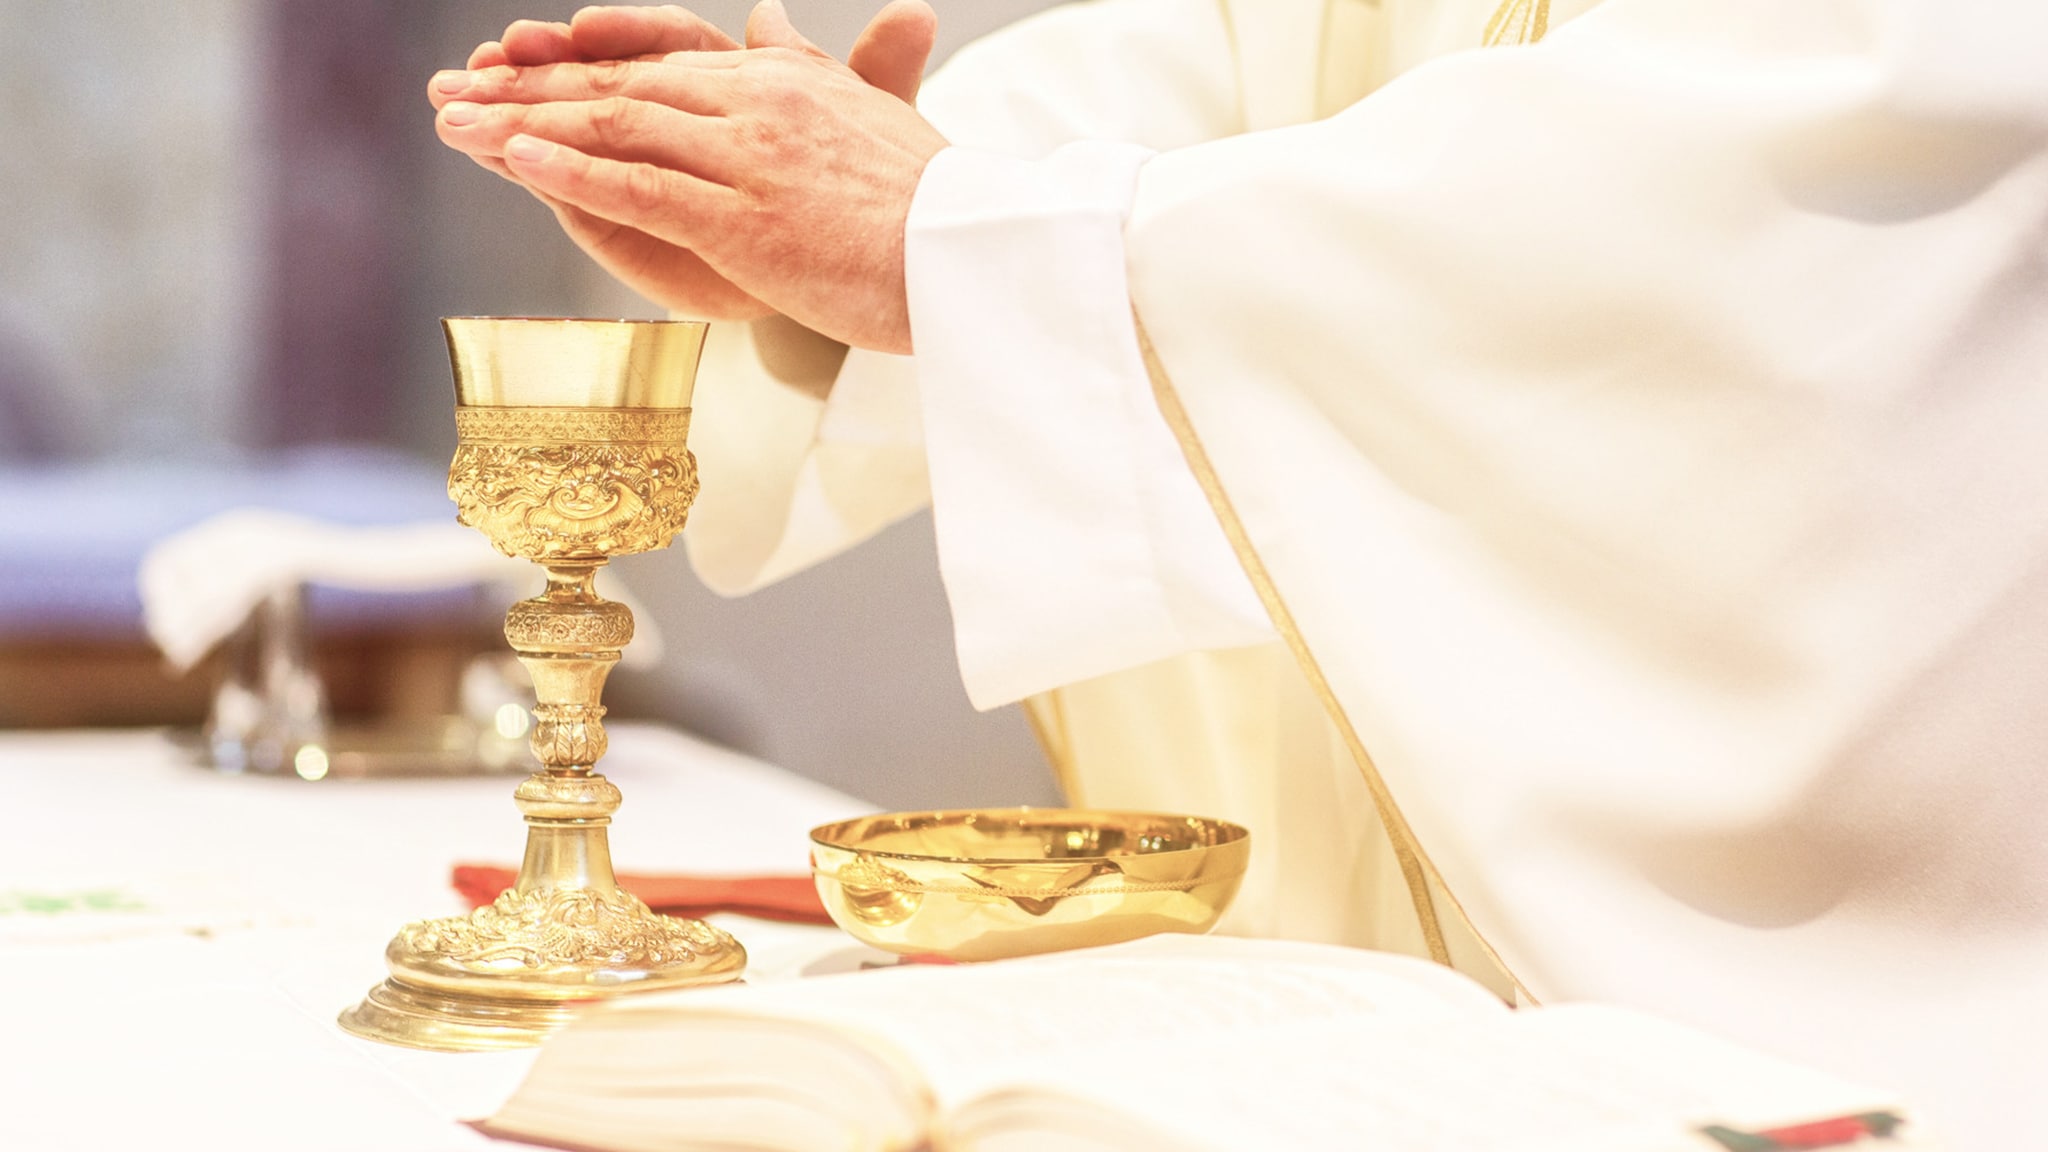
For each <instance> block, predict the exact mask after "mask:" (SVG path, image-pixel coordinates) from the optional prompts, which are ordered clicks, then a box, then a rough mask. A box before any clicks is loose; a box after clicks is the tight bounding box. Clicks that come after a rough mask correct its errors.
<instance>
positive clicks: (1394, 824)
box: [1131, 312, 1537, 1004]
mask: <svg viewBox="0 0 2048 1152" xmlns="http://www.w3.org/2000/svg"><path fill="white" fill-rule="evenodd" d="M1131 319H1132V321H1133V322H1134V323H1136V325H1137V329H1138V351H1139V353H1140V354H1141V355H1142V356H1143V357H1144V361H1145V372H1146V374H1147V375H1148V376H1150V377H1151V379H1152V395H1153V397H1154V398H1155V399H1156V400H1157V401H1158V404H1159V412H1160V415H1162V416H1164V417H1165V418H1166V424H1167V427H1169V428H1171V429H1173V435H1174V438H1175V439H1177V440H1179V441H1180V447H1181V453H1182V454H1183V455H1184V456H1186V457H1187V462H1188V468H1189V470H1190V471H1192V472H1194V474H1195V479H1196V481H1197V482H1198V483H1200V484H1201V486H1202V493H1203V495H1205V496H1207V497H1208V499H1209V506H1210V509H1211V510H1212V511H1214V512H1215V514H1216V519H1217V521H1218V522H1219V523H1220V524H1221V525H1222V526H1223V534H1224V535H1225V536H1226V537H1228V538H1229V540H1230V547H1231V549H1232V550H1233V551H1235V552H1236V553H1237V559H1238V563H1239V564H1240V565H1242V566H1243V568H1244V571H1245V575H1247V576H1248V577H1250V578H1251V582H1252V587H1253V589H1254V590H1256V591H1257V593H1258V596H1259V602H1260V603H1261V604H1263V605H1264V606H1265V609H1266V614H1267V615H1268V616H1270V617H1271V618H1272V620H1273V626H1274V627H1275V628H1277V629H1278V630H1279V631H1280V635H1281V637H1282V638H1283V639H1285V640H1286V642H1287V647H1288V648H1289V650H1291V651H1292V652H1293V653H1294V659H1295V661H1296V663H1298V664H1300V665H1301V671H1302V675H1303V676H1304V677H1305V678H1306V679H1307V680H1308V683H1309V687H1310V688H1311V689H1312V690H1313V691H1314V692H1315V694H1316V697H1317V699H1319V700H1321V701H1322V704H1323V710H1324V711H1325V712H1327V713H1328V714H1329V717H1330V721H1331V723H1333V724H1335V725H1336V727H1337V731H1338V734H1339V735H1340V736H1341V737H1342V739H1343V741H1344V747H1345V749H1346V750H1347V751H1348V752H1350V754H1351V759H1352V762H1353V763H1355V764H1356V765H1357V766H1358V771H1359V775H1360V776H1361V777H1363V778H1364V780H1365V787H1366V791H1367V792H1369V793H1370V794H1371V795H1372V803H1373V808H1374V809H1375V810H1377V811H1378V813H1379V817H1380V823H1381V824H1382V825H1383V826H1384V827H1385V828H1386V830H1387V838H1388V840H1389V841H1391V842H1392V845H1393V849H1394V859H1395V861H1396V862H1397V863H1398V864H1399V865H1400V867H1401V877H1402V879H1403V880H1405V881H1406V882H1407V885H1408V897H1409V899H1410V900H1411V901H1413V903H1414V905H1415V918H1416V920H1417V921H1418V922H1419V923H1420V924H1421V926H1422V939H1423V943H1424V945H1425V946H1426V947H1427V948H1428V949H1429V957H1430V959H1432V960H1434V961H1436V962H1437V963H1439V964H1442V965H1444V966H1445V967H1451V966H1452V964H1451V952H1450V947H1449V946H1448V945H1447V944H1446V943H1445V942H1444V930H1443V924H1442V922H1441V921H1440V920H1439V919H1438V918H1437V910H1436V900H1435V898H1434V896H1433V895H1432V894H1431V892H1430V882H1431V881H1432V880H1434V881H1435V883H1436V886H1437V887H1438V888H1439V889H1441V890H1442V891H1443V893H1444V898H1445V901H1446V902H1447V903H1449V905H1450V907H1451V912H1452V914H1453V915H1455V916H1457V918H1458V920H1459V922H1460V923H1461V924H1463V926H1464V927H1465V929H1466V931H1467V932H1469V933H1470V934H1471V936H1472V939H1473V940H1475V941H1477V942H1478V944H1479V947H1480V948H1481V950H1483V951H1484V952H1485V953H1486V956H1487V959H1489V960H1491V961H1492V962H1493V963H1494V965H1495V966H1496V967H1498V968H1499V969H1500V970H1501V972H1502V973H1504V974H1506V976H1507V978H1508V980H1509V981H1510V982H1512V983H1513V984H1514V987H1515V994H1516V1002H1517V1003H1519V1004H1535V1003H1536V1002H1537V1001H1536V998H1535V996H1533V995H1531V994H1530V992H1529V989H1528V987H1527V986H1526V985H1524V984H1523V983H1522V981H1521V980H1520V979H1519V978H1518V977H1516V976H1515V974H1514V972H1513V971H1512V970H1510V969H1509V968H1508V966H1507V965H1506V964H1505V963H1502V961H1501V958H1500V954H1499V953H1498V952H1497V951H1495V950H1494V947H1493V945H1491V944H1489V943H1487V941H1486V937H1485V936H1483V935H1481V934H1480V932H1479V928H1478V926H1477V925H1475V924H1474V923H1473V922H1472V917H1471V916H1469V915H1467V914H1466V912H1465V909H1464V908H1463V906H1461V905H1460V904H1459V903H1458V899H1457V896H1456V895H1455V894H1453V893H1452V892H1451V889H1450V885H1448V884H1446V883H1444V879H1443V875H1442V873H1441V872H1439V871H1438V870H1437V867H1436V865H1435V864H1433V863H1431V862H1430V860H1429V856H1428V854H1427V853H1425V852H1424V851H1423V850H1422V844H1421V842H1420V841H1419V840H1417V838H1416V836H1415V830H1414V829H1412V828H1410V827H1409V826H1408V818H1407V816H1405V815H1403V814H1402V812H1401V808H1400V805H1399V804H1397V803H1395V801H1394V794H1393V792H1392V791H1391V790H1390V789H1388V787H1387V782H1386V780H1385V778H1383V777H1382V776H1381V775H1380V770H1379V766H1378V765H1377V764H1375V763H1373V759H1372V754H1371V753H1370V752H1368V751H1366V747H1365V741H1364V740H1362V739H1361V738H1360V737H1359V735H1358V729H1357V728H1356V727H1354V726H1353V725H1352V723H1351V717H1350V715H1349V714H1348V713H1346V712H1345V711H1344V704H1343V702H1342V701H1340V700H1338V699H1337V694H1336V692H1335V691H1334V690H1332V689H1331V687H1330V681H1329V679H1328V677H1326V676H1324V675H1323V668H1322V665H1321V664H1320V663H1319V662H1317V660H1316V656H1315V652H1314V651H1313V650H1311V649H1310V648H1309V645H1308V639H1307V638H1306V637H1304V636H1303V635H1302V634H1301V628H1300V627H1299V626H1298V625H1297V624H1296V623H1295V621H1294V613H1293V612H1291V611H1290V610H1289V609H1288V607H1287V602H1286V601H1285V600H1284V599H1282V598H1281V595H1280V589H1279V588H1278V587H1277V586H1276V585H1275V584H1274V583H1273V577H1272V574H1271V573H1269V572H1268V571H1267V570H1266V563H1265V561H1264V560H1262V559H1260V557H1259V553H1258V550H1257V549H1256V548H1255V547H1253V545H1252V541H1251V535H1250V534H1249V533H1248V532H1246V531H1245V527H1244V522H1243V521H1242V520H1240V519H1238V515H1237V508H1236V506H1235V505H1233V504H1232V503H1231V501H1230V494H1229V493H1228V492H1225V491H1224V490H1223V481H1222V480H1221V479H1220V478H1219V477H1218V476H1217V475H1216V469H1215V468H1214V466H1212V465H1211V464H1210V463H1209V453H1208V450H1207V449H1205V448H1204V447H1202V441H1201V437H1200V436H1199V435H1197V434H1196V432H1195V426H1194V423H1193V422H1192V421H1191V420H1189V419H1188V414H1187V409H1186V408H1185V407H1184V406H1182V404H1181V402H1180V394H1179V393H1178V392H1177V391H1175V390H1174V387H1173V379H1172V378H1171V377H1170V376H1168V375H1167V373H1166V366H1165V365H1164V364H1162V363H1161V362H1160V360H1159V353H1158V352H1157V350H1155V349H1154V348H1153V347H1152V338H1151V336H1149V335H1148V334H1147V333H1146V331H1145V322H1144V320H1143V319H1141V318H1139V317H1138V315H1137V313H1136V312H1133V313H1132V314H1131Z"/></svg>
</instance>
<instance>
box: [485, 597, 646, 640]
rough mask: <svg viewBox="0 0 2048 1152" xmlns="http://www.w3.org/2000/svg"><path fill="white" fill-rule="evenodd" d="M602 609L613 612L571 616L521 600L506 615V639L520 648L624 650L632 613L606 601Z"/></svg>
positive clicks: (543, 604)
mask: <svg viewBox="0 0 2048 1152" xmlns="http://www.w3.org/2000/svg"><path fill="white" fill-rule="evenodd" d="M601 608H611V609H616V610H615V611H602V610H599V611H590V612H573V613H572V612H565V611H563V610H562V608H561V607H560V606H559V605H555V604H550V603H548V602H547V601H545V600H521V601H520V602H519V603H517V604H514V605H513V606H512V608H511V610H510V611H508V612H506V613H505V639H507V640H510V641H511V642H512V647H514V648H521V649H525V648H531V649H542V650H545V649H553V648H564V649H611V648H623V647H625V646H626V644H627V642H628V641H630V640H632V639H633V614H632V613H631V612H629V611H627V610H626V609H625V607H624V605H618V604H612V603H609V602H607V603H605V604H603V605H602V606H601Z"/></svg>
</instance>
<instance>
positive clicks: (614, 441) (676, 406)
mask: <svg viewBox="0 0 2048 1152" xmlns="http://www.w3.org/2000/svg"><path fill="white" fill-rule="evenodd" d="M442 326H443V328H444V329H445V330H446V332H447V336H448V351H449V356H450V359H451V360H452V361H453V362H454V368H455V397H456V404H457V407H456V410H455V420H456V432H457V435H458V438H459V443H458V445H457V447H456V450H455V459H454V461H453V462H452V463H451V464H450V466H449V472H448V493H449V495H450V496H451V497H453V498H454V500H455V502H456V505H457V507H458V509H459V511H458V518H459V519H460V520H461V521H462V523H464V524H467V525H470V526H471V527H474V528H476V529H478V530H479V531H481V532H483V533H484V534H485V535H487V536H489V537H490V540H491V543H493V544H494V545H496V546H497V548H498V550H499V551H501V552H504V553H506V554H507V555H511V556H523V557H525V558H527V559H529V560H532V561H534V562H535V563H537V564H539V565H541V566H542V568H543V569H544V570H545V573H546V577H547V587H546V589H545V590H544V591H543V592H542V593H541V594H540V595H538V596H535V597H534V598H532V599H530V600H522V601H520V602H519V603H517V604H514V605H513V606H512V608H511V610H510V611H509V612H508V613H507V614H506V617H505V636H506V639H508V640H509V641H510V642H511V645H512V649H513V651H514V652H515V653H516V654H517V655H518V657H519V660H520V662H521V663H522V664H524V665H525V666H526V670H527V672H528V673H529V674H530V675H531V676H532V678H533V683H534V688H535V692H536V695H537V697H538V700H539V703H538V704H536V705H535V707H534V710H533V721H534V723H533V730H532V740H531V743H532V748H533V752H534V755H535V756H536V757H538V758H539V760H540V763H541V765H542V767H541V769H540V771H538V772H535V773H534V774H533V775H532V776H530V777H528V778H527V779H526V780H525V781H524V782H523V783H521V784H520V785H519V787H518V789H517V790H516V791H515V792H514V793H513V798H514V801H515V802H516V804H517V805H518V807H519V810H520V812H522V813H523V814H524V815H525V818H526V824H527V839H526V854H525V858H524V860H523V861H522V862H521V864H520V868H519V879H518V881H517V883H516V884H515V885H514V886H513V887H512V888H511V889H510V890H509V891H507V892H506V893H505V894H504V895H502V896H500V897H499V898H498V899H497V901H496V902H495V903H493V904H490V905H487V906H485V907H483V908H479V909H477V910H476V911H475V912H473V913H471V914H470V915H468V916H450V917H443V918H440V919H433V920H421V921H417V922H415V923H412V924H408V925H406V926H405V927H404V928H403V929H401V930H400V931H399V933H398V936H397V937H396V938H395V939H393V940H392V941H391V944H390V946H389V947H387V948H386V949H385V952H384V958H385V963H386V966H387V967H388V968H389V970H390V977H389V978H388V979H387V980H385V981H384V983H383V984H381V985H379V986H378V987H376V988H374V989H372V990H371V991H370V994H369V996H368V997H367V998H366V999H364V1001H363V1002H362V1003H361V1004H359V1005H357V1006H356V1007H354V1008H351V1009H349V1010H348V1011H346V1012H344V1013H342V1016H341V1024H342V1027H344V1028H346V1029H347V1030H349V1031H350V1032H353V1033H355V1034H356V1035H359V1036H365V1037H368V1038H370V1039H373V1040H382V1041H385V1042H387V1043H392V1044H403V1045H408V1046H411V1047H416V1048H433V1049H439V1050H443V1051H478V1050H484V1049H494V1048H515V1047H524V1046H527V1045H531V1044H536V1043H538V1042H539V1041H540V1040H541V1039H543V1038H544V1037H545V1036H546V1035H547V1034H548V1033H549V1032H551V1031H553V1030H554V1029H555V1028H558V1027H560V1026H561V1025H562V1024H564V1023H566V1022H567V1021H568V1019H569V1017H570V1015H571V1013H572V1011H573V1009H574V1006H575V1005H576V1004H577V1003H578V1002H579V1001H587V1000H592V999H600V998H608V997H612V996H619V995H629V994H634V993H638V992H643V991H655V990H662V989H671V988H680V987H687V986H691V985H698V984H714V983H722V982H725V981H729V980H734V979H737V978H738V977H739V975H740V973H741V972H742V971H743V970H744V969H745V967H746V952H745V950H743V949H742V948H741V947H740V945H739V942H738V941H736V940H734V939H733V938H732V937H731V936H729V935H727V934H726V933H724V932H721V931H719V930H718V929H716V928H713V927H711V926H709V925H707V924H704V923H703V922H701V921H697V920H684V919H680V918H676V917H670V916H661V915H657V914H655V913H654V912H652V911H650V910H649V909H648V907H647V905H645V904H643V903H641V902H640V901H639V900H638V899H636V898H635V897H633V896H632V895H630V894H629V893H626V892H624V891H621V890H620V889H619V887H618V885H617V883H616V881H615V880H614V878H613V875H612V864H611V849H610V845H609V841H608V840H607V834H606V826H607V825H609V824H610V823H611V816H612V813H613V812H614V811H616V810H617V809H618V806H619V801H620V795H619V790H618V788H617V787H615V786H614V785H613V784H612V783H611V782H610V781H609V780H606V779H605V778H604V777H603V776H601V775H599V774H597V773H596V772H595V771H593V770H592V769H593V766H594V765H595V764H596V762H597V761H598V760H599V758H601V757H602V756H603V755H604V752H605V732H604V725H603V719H602V718H603V716H604V711H605V710H604V707H603V705H601V704H600V703H598V699H599V696H600V695H601V694H602V692H603V689H604V682H605V678H606V677H607V676H608V675H609V674H610V672H611V669H612V666H613V665H614V664H616V663H618V660H619V652H620V649H621V648H622V647H623V646H624V645H625V644H626V643H627V642H628V641H630V640H631V639H632V638H633V615H632V613H631V612H630V611H629V610H628V609H627V608H626V606H625V605H623V604H618V603H615V602H612V601H608V600H605V599H603V598H602V597H600V596H598V594H597V592H596V590H595V589H594V588H593V587H592V581H593V580H594V578H595V577H596V575H597V571H598V569H599V568H601V567H603V566H604V564H605V563H606V562H607V560H609V558H610V557H613V556H619V555H625V554H627V553H633V552H647V551H652V550H654V549H658V548H665V547H667V546H668V543H669V541H670V540H671V539H673V538H674V537H675V534H676V533H677V532H679V531H681V530H682V527H683V521H684V519H685V517H686V516H687V515H688V513H689V509H690V503H691V501H692V500H693V499H695V497H696V495H697V469H696V461H695V459H694V458H693V457H692V456H691V455H690V452H689V449H688V448H687V447H686V446H685V441H686V438H687V435H688V432H689V424H690V409H689V402H690V393H691V389H692V386H693V385H694V383H695V380H696V369H697V359H698V356H699V354H700V353H701V352H702V350H703V341H704V327H705V326H704V325H702V324H696V323H686V322H678V321H602V320H549V319H500V318H490V317H473V318H456V319H447V320H443V321H442Z"/></svg>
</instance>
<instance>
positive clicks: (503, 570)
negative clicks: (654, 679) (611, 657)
mask: <svg viewBox="0 0 2048 1152" xmlns="http://www.w3.org/2000/svg"><path fill="white" fill-rule="evenodd" d="M604 581H605V584H604V586H603V587H602V588H601V589H600V590H601V591H602V592H603V594H604V595H607V596H610V597H612V598H613V599H616V600H619V601H620V602H622V603H625V604H626V605H628V606H629V607H635V608H637V605H635V604H634V602H633V600H632V598H631V597H630V596H629V595H627V594H626V593H625V592H624V591H623V590H622V589H620V588H619V586H618V583H617V580H616V579H615V578H614V577H613V576H611V575H610V574H609V573H607V574H606V576H605V577H604ZM481 583H497V584H505V585H507V586H508V588H516V589H519V591H517V592H508V593H507V599H508V600H510V599H515V598H517V597H518V596H524V595H530V594H531V593H533V592H535V591H538V590H539V588H540V583H541V576H540V570H539V569H538V568H536V567H534V566H533V565H532V564H529V563H527V562H526V561H524V560H514V559H512V558H510V557H507V556H502V555H500V554H499V553H498V552H496V551H495V550H493V549H492V547H491V545H490V541H488V540H486V539H485V538H484V536H483V534H482V533H479V532H476V531H474V530H472V529H469V528H464V527H463V526H461V525H460V524H457V523H455V522H454V519H453V517H450V518H449V519H448V520H445V521H433V522H416V523H410V524H391V525H381V526H372V527H364V526H357V525H345V524H335V523H331V522H328V521H324V520H316V519H313V518H310V517H306V516H298V515H294V514H292V513H289V512H278V511H274V510H271V509H267V508H242V509H237V510H234V511H230V512H223V513H221V514H219V515H217V516H214V517H212V518H211V519H208V520H205V521H202V522H201V523H199V524H195V525H193V526H192V527H190V528H187V529H185V530H184V531H181V532H177V533H174V534H172V535H170V536H167V537H165V538H164V539H163V540H160V541H158V542H157V544H156V545H155V546H154V547H152V548H151V549H150V550H149V553H148V554H147V555H145V556H144V557H143V559H142V567H141V571H140V572H139V573H138V575H137V584H138V586H139V589H140V591H141V593H142V610H143V624H144V626H145V627H146V628H147V629H148V630H149V635H150V638H151V639H153V640H154V641H156V644H157V647H159V648H161V649H162V650H163V653H164V656H165V657H166V658H167V659H168V660H169V661H170V662H171V664H172V665H173V666H175V667H177V668H180V669H184V668H189V667H191V666H192V665H194V664H196V663H198V662H199V661H200V660H201V659H202V658H204V657H205V655H206V654H207V652H209V651H211V650H212V649H213V647H214V646H215V645H216V644H219V643H220V642H221V641H222V640H224V639H226V638H227V636H228V635H229V634H231V633H232V632H234V631H235V629H237V628H239V627H240V626H241V624H242V622H243V621H244V620H247V619H248V618H249V615H250V613H251V612H253V611H255V609H256V606H257V605H258V604H261V603H262V602H263V601H264V600H265V599H266V598H268V597H269V596H271V595H272V594H274V593H276V592H280V591H285V590H289V589H291V588H293V587H296V586H299V585H303V584H320V585H325V586H327V587H333V588H347V589H352V590H357V591H366V592H417V591H425V590H429V589H437V588H450V587H459V586H462V585H466V584H481ZM635 616H636V618H637V619H636V624H635V628H634V639H633V643H632V644H630V645H628V646H627V647H626V649H625V659H626V661H627V662H628V663H633V664H641V663H648V662H652V661H656V660H658V659H660V655H661V638H660V637H659V635H657V634H656V631H655V628H654V624H653V620H652V619H651V617H650V615H649V614H648V613H645V612H637V611H636V612H635Z"/></svg>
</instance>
